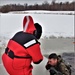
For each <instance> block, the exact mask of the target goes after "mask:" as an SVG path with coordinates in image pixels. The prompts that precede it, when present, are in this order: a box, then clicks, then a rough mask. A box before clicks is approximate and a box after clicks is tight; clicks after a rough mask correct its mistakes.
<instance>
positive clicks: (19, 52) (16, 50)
mask: <svg viewBox="0 0 75 75" xmlns="http://www.w3.org/2000/svg"><path fill="white" fill-rule="evenodd" d="M41 34H42V27H41V26H40V25H39V24H38V23H35V24H34V22H33V19H32V17H31V16H25V17H24V20H23V31H20V32H18V33H16V34H15V35H14V36H13V37H12V38H11V39H10V40H9V42H8V45H7V48H6V49H5V53H4V54H3V55H2V60H3V65H4V67H5V68H6V70H7V72H8V73H9V74H10V75H32V69H33V67H32V65H31V62H33V63H34V64H39V63H40V62H41V61H42V60H43V56H42V54H41V51H40V43H39V42H38V39H40V37H41Z"/></svg>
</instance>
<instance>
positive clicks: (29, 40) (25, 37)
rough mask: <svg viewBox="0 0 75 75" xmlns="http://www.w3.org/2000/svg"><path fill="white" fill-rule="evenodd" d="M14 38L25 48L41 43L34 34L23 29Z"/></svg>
mask: <svg viewBox="0 0 75 75" xmlns="http://www.w3.org/2000/svg"><path fill="white" fill-rule="evenodd" d="M12 40H14V41H16V42H17V43H19V44H20V45H22V46H23V47H25V48H28V47H30V46H32V45H34V44H36V43H39V42H38V41H37V39H36V37H35V36H34V35H32V34H29V33H25V32H22V31H21V32H18V33H16V34H15V35H14V37H13V38H12Z"/></svg>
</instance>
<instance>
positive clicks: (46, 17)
mask: <svg viewBox="0 0 75 75" xmlns="http://www.w3.org/2000/svg"><path fill="white" fill-rule="evenodd" d="M63 14H64V15H63ZM73 14H75V13H74V11H40V10H39V11H36V10H35V11H16V12H10V13H7V14H2V13H1V14H0V34H1V35H5V36H12V35H13V34H14V33H16V32H17V31H20V30H22V20H23V18H24V16H25V15H31V16H32V17H33V19H34V22H35V23H36V22H38V23H40V24H41V25H42V27H43V35H42V36H45V35H46V36H52V35H54V36H57V37H58V36H63V37H67V36H69V37H73V36H74V15H73Z"/></svg>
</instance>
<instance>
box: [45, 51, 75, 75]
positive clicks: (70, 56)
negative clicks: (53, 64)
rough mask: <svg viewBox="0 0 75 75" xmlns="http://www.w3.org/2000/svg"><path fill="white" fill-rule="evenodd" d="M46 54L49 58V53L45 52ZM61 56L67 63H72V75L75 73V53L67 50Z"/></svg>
mask: <svg viewBox="0 0 75 75" xmlns="http://www.w3.org/2000/svg"><path fill="white" fill-rule="evenodd" d="M44 56H45V57H47V58H48V54H45V55H44ZM61 56H62V58H63V59H64V61H65V63H66V64H69V65H71V71H72V75H75V53H73V52H72V53H66V52H65V53H62V54H61Z"/></svg>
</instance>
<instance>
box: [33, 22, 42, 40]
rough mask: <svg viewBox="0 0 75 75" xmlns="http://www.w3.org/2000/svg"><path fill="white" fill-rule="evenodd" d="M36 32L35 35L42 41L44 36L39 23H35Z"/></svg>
mask: <svg viewBox="0 0 75 75" xmlns="http://www.w3.org/2000/svg"><path fill="white" fill-rule="evenodd" d="M34 26H35V28H36V30H35V31H34V33H33V34H34V35H35V37H36V38H37V39H40V37H41V35H42V27H41V25H40V24H39V23H35V24H34Z"/></svg>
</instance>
